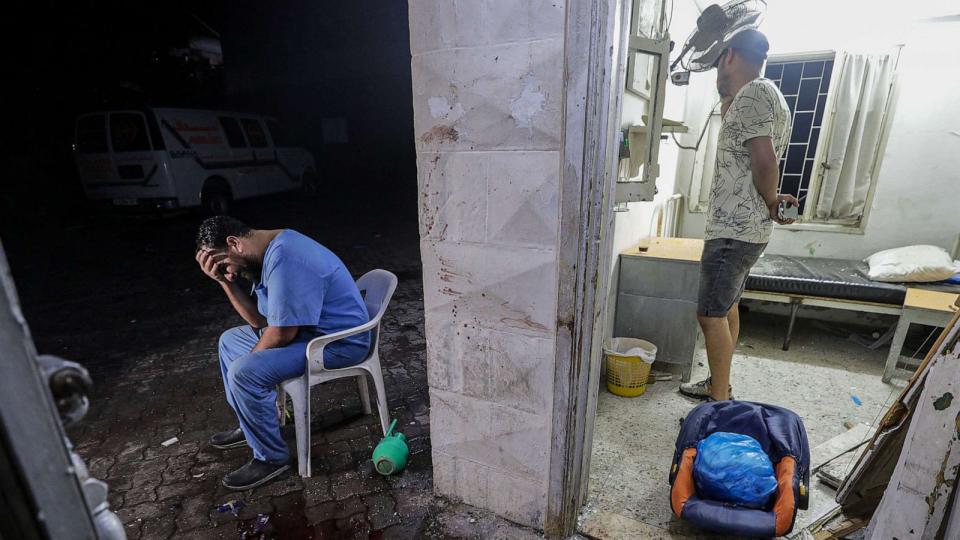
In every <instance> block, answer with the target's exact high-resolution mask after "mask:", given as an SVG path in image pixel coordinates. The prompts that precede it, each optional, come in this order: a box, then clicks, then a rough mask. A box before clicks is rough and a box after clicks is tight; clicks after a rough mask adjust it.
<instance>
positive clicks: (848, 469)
mask: <svg viewBox="0 0 960 540" xmlns="http://www.w3.org/2000/svg"><path fill="white" fill-rule="evenodd" d="M938 330H940V329H939V328H934V329H933V330H931V331H930V333H929V334H928V335H927V338H926V339H924V340H923V343H922V344H921V345H920V347H919V348H918V349H917V350H916V351H914V353H913V356H911V357H910V360H916V359H917V356H918V355H919V354H920V351H922V350H923V348H924V347H926V345H927V343H928V342H929V341H930V338H932V337H933V335H934V334H936V333H937V331H938ZM940 331H941V332H942V330H940ZM934 353H935V351H934ZM901 391H902V390H901V389H900V388H897V387H893V388H892V389H891V390H890V393H889V394H887V397H886V399H884V400H883V406H882V407H880V409H879V410H878V411H877V415H876V416H874V417H873V421H872V422H870V427H874V426H877V422H879V421H880V416H882V415H885V414H886V413H887V411H889V410H890V406H891V405H892V404H893V401H892V398H893V395H894V394H895V393H898V392H901ZM877 428H878V429H879V426H877ZM873 435H874V434H873V433H870V432H869V431H868V432H867V434H866V435H864V437H863V439H862V440H861V441H860V444H859V445H857V448H859V447H860V446H863V444H865V443H866V442H867V439H869V438H870V437H872V436H873ZM837 457H839V456H837ZM862 457H863V455H862V454H861V455H860V457H858V458H857V459H856V460H851V461H850V463H849V464H848V465H847V467H846V469H845V470H844V471H843V481H844V482H845V481H846V478H847V476H849V475H850V473H851V472H853V469H854V467H856V466H857V463H859V462H860V459H861V458H862ZM834 459H836V458H834ZM830 461H833V460H830ZM830 461H827V462H826V463H824V464H823V465H826V464H827V463H830ZM822 468H823V466H821V469H822Z"/></svg>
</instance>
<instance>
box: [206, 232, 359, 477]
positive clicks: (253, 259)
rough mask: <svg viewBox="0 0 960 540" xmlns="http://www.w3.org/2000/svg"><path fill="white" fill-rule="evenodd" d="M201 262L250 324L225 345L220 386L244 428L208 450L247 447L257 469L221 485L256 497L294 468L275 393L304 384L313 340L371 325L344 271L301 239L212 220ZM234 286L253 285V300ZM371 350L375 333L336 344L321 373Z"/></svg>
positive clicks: (250, 466) (228, 335) (218, 438)
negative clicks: (296, 381) (257, 490)
mask: <svg viewBox="0 0 960 540" xmlns="http://www.w3.org/2000/svg"><path fill="white" fill-rule="evenodd" d="M196 259H197V262H198V263H199V264H200V267H201V269H202V270H203V271H204V273H206V274H207V275H208V276H209V277H210V278H212V279H213V280H214V281H216V282H217V283H218V284H219V285H220V286H221V287H222V288H223V292H224V293H225V294H226V295H227V298H228V299H229V300H230V303H231V304H233V307H234V309H236V310H237V313H239V314H240V316H241V317H242V318H243V319H244V320H245V321H246V322H247V324H246V325H244V326H238V327H236V328H232V329H230V330H227V331H226V332H224V333H223V335H222V336H220V370H221V372H222V375H223V386H224V389H225V390H226V394H227V403H229V404H230V406H231V407H233V410H234V412H236V414H237V418H238V419H239V421H240V427H239V428H236V429H232V430H228V431H224V432H221V433H217V434H216V435H214V436H213V437H211V439H210V444H211V445H212V446H213V447H214V448H219V449H227V448H236V447H240V446H243V445H249V446H250V448H251V449H252V450H253V459H251V460H250V461H249V462H248V463H247V464H246V465H244V466H243V467H240V468H239V469H237V470H236V471H233V472H231V473H229V474H227V475H226V476H224V478H223V485H224V486H226V487H228V488H230V489H237V490H244V489H250V488H254V487H256V486H259V485H261V484H263V483H265V482H268V481H270V480H272V479H273V478H276V477H277V476H279V475H280V474H282V473H283V472H284V471H286V470H287V469H288V468H289V467H290V452H289V450H288V449H287V445H286V443H285V442H284V440H283V438H282V437H281V436H280V423H279V418H278V417H277V408H276V399H277V393H276V387H277V385H278V384H280V383H282V382H283V381H285V380H287V379H292V378H294V377H298V376H300V375H303V373H304V370H305V368H306V348H307V343H308V342H309V341H310V340H311V339H313V338H315V337H317V336H321V335H324V334H331V333H334V332H339V331H341V330H347V329H350V328H354V327H356V326H360V325H362V324H365V323H366V322H368V321H369V320H370V316H369V314H368V313H367V308H366V305H365V304H364V302H363V298H362V297H361V295H360V291H359V289H357V285H356V283H355V282H354V281H353V278H352V277H351V276H350V272H349V271H348V270H347V268H346V266H344V265H343V262H342V261H340V259H339V258H338V257H337V256H336V255H334V254H333V252H331V251H330V250H328V249H327V248H325V247H323V246H322V245H320V244H318V243H317V242H315V241H313V240H312V239H310V238H308V237H306V236H304V235H302V234H300V233H298V232H296V231H292V230H289V229H275V230H257V229H251V228H250V227H248V226H246V225H244V224H243V223H241V222H240V221H237V220H236V219H233V218H230V217H226V216H216V217H212V218H210V219H207V220H206V221H204V222H203V224H201V225H200V231H199V233H198V235H197V253H196ZM238 278H245V279H246V280H248V281H250V282H252V283H253V284H254V290H253V293H254V294H253V295H251V294H248V293H247V291H246V290H244V289H243V288H241V287H240V285H239V284H238V283H237V281H238ZM369 347H370V334H369V332H367V333H364V334H358V335H356V336H351V337H348V338H344V339H342V340H339V341H335V342H333V343H331V344H330V345H328V346H327V347H326V348H325V350H324V357H323V363H324V366H325V367H327V368H330V369H334V368H341V367H346V366H350V365H354V364H358V363H360V362H362V361H363V360H364V359H365V358H366V355H367V352H368V349H369Z"/></svg>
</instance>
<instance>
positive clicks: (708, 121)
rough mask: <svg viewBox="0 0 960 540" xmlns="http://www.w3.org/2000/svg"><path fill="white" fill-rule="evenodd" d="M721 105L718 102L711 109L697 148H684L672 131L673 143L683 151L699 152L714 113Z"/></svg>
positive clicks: (698, 138)
mask: <svg viewBox="0 0 960 540" xmlns="http://www.w3.org/2000/svg"><path fill="white" fill-rule="evenodd" d="M719 104H720V102H719V101H718V102H716V103H715V104H714V105H713V107H712V108H711V109H710V114H709V115H707V120H706V121H705V122H704V123H703V129H702V130H700V136H699V137H697V145H696V146H684V145H682V144H680V141H678V140H677V134H676V133H674V132H672V131H671V132H670V137H671V138H673V142H674V143H675V144H676V145H677V146H679V147H680V148H682V149H684V150H693V151H694V152H696V151H697V150H699V149H700V143H701V142H703V136H704V135H706V134H707V130H708V129H710V118H711V117H713V111H715V110H717V105H719Z"/></svg>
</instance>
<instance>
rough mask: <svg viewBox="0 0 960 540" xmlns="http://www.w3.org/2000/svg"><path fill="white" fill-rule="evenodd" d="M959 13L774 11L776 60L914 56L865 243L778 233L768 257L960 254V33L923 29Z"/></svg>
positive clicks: (861, 1)
mask: <svg viewBox="0 0 960 540" xmlns="http://www.w3.org/2000/svg"><path fill="white" fill-rule="evenodd" d="M680 1H683V0H678V2H680ZM951 4H952V5H951ZM958 13H960V6H958V5H956V4H955V3H953V2H948V1H945V0H944V1H941V0H937V1H930V0H926V1H921V2H912V3H909V4H906V3H903V2H889V1H887V2H877V1H872V2H871V1H866V0H848V1H845V2H842V3H841V2H835V1H830V0H808V1H805V2H771V3H770V5H769V8H768V13H767V18H766V21H765V22H764V24H763V26H761V30H762V31H763V32H765V33H766V34H767V36H768V38H769V39H770V44H771V51H770V53H771V54H780V53H791V52H802V51H813V50H825V49H838V48H846V49H850V50H856V51H861V52H882V51H890V50H893V49H894V46H895V45H897V44H904V47H903V50H902V54H901V58H900V64H899V70H898V78H897V90H896V92H897V93H896V96H895V99H896V102H895V108H894V112H893V116H892V122H891V123H890V124H889V139H888V142H887V144H886V148H885V152H884V154H883V157H882V160H881V162H880V169H879V176H878V180H877V182H878V183H877V190H876V194H875V196H874V199H873V203H872V205H871V208H870V213H869V215H868V217H867V222H866V228H865V231H864V233H863V234H844V233H836V232H821V231H816V232H815V231H802V230H791V229H786V228H780V227H778V228H777V229H776V230H775V231H774V234H773V237H772V238H771V241H770V245H769V247H768V248H767V252H768V253H777V254H789V255H806V256H809V255H814V256H817V257H827V258H863V257H866V256H868V255H870V254H871V253H874V252H876V251H879V250H881V249H887V248H891V247H897V246H902V245H908V244H917V243H924V244H934V245H939V246H942V247H944V248H946V249H948V250H949V249H952V248H953V246H954V242H955V241H956V237H957V234H958V233H960V220H958V219H957V218H956V210H955V206H956V201H957V200H958V197H957V196H956V193H957V191H958V189H960V135H958V134H960V100H958V98H957V96H958V95H960V70H958V69H957V62H958V58H960V40H958V39H957V36H958V35H960V24H958V23H957V22H918V19H921V18H927V17H937V16H943V15H951V14H958ZM811 29H816V30H815V31H811ZM697 76H698V75H697V74H694V77H697ZM696 108H697V107H696V103H693V102H690V103H687V110H688V111H692V110H694V109H696ZM684 120H685V121H690V122H691V123H696V124H698V125H699V123H700V122H702V119H697V118H689V119H687V118H685V119H684ZM685 154H692V152H685ZM682 158H683V159H681V162H680V163H679V165H678V168H677V178H678V179H679V180H678V182H677V190H678V191H680V192H683V193H686V191H687V190H688V189H689V175H690V167H691V166H692V159H691V158H692V155H691V156H682ZM703 226H704V215H703V214H690V213H686V214H685V215H684V216H683V227H682V231H683V235H684V236H691V237H702V236H703Z"/></svg>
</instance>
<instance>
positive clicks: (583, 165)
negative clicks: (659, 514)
mask: <svg viewBox="0 0 960 540" xmlns="http://www.w3.org/2000/svg"><path fill="white" fill-rule="evenodd" d="M630 6H631V1H630V0H568V2H567V5H566V20H565V23H564V24H565V28H564V67H563V75H564V82H565V91H564V100H563V115H562V117H563V119H564V129H563V141H562V146H561V160H560V166H561V170H560V178H561V181H560V183H561V187H560V235H559V240H558V246H557V263H558V280H557V281H558V293H557V322H556V328H557V330H556V348H555V366H556V367H555V373H554V400H553V405H554V416H553V423H552V436H551V451H550V464H549V477H548V483H547V514H546V516H545V519H544V532H545V533H546V534H547V536H549V537H560V538H563V537H568V536H570V535H572V534H574V533H575V532H576V527H577V517H578V515H579V513H580V509H581V507H582V506H583V503H584V502H585V499H586V494H587V487H588V481H589V473H590V453H591V452H590V449H591V446H592V442H593V424H594V418H595V417H596V410H597V393H598V389H599V386H600V385H599V382H600V365H601V362H600V355H601V346H602V341H603V335H604V320H605V315H606V309H607V302H606V300H607V297H608V291H609V289H610V279H609V277H610V272H611V267H612V264H613V261H612V257H611V253H612V251H613V245H612V242H613V234H612V233H613V230H612V229H613V224H614V217H615V214H614V212H613V205H614V195H615V187H616V186H615V181H616V171H617V159H618V157H617V156H618V148H617V133H618V131H619V125H618V123H619V118H620V111H621V102H622V97H623V92H624V72H625V62H624V59H625V48H626V47H625V39H626V37H627V35H628V28H627V24H628V23H629V20H630V16H629V13H628V10H629V8H630ZM618 19H619V22H620V25H619V27H618V26H617V24H616V23H617V20H618Z"/></svg>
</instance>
